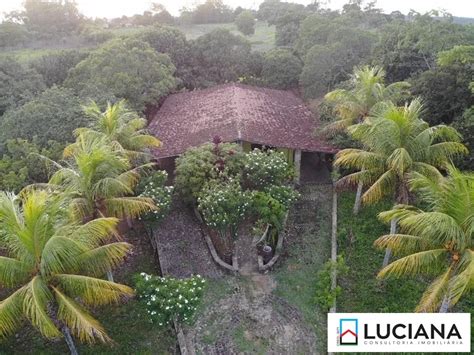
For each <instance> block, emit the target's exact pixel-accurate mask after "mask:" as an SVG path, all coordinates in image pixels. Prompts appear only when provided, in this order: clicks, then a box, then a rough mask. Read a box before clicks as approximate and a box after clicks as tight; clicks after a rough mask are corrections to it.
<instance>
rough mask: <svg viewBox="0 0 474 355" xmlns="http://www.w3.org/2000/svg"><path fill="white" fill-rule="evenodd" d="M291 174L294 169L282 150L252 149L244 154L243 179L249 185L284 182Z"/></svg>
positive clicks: (288, 179)
mask: <svg viewBox="0 0 474 355" xmlns="http://www.w3.org/2000/svg"><path fill="white" fill-rule="evenodd" d="M293 176H294V169H293V167H292V166H291V165H290V164H288V162H287V161H286V159H285V155H284V154H283V153H282V152H277V151H274V150H268V151H262V150H260V149H254V150H253V151H251V152H250V153H248V154H246V156H245V167H244V179H245V181H246V183H247V185H249V186H250V187H254V188H257V189H262V188H264V187H265V186H268V185H281V184H285V183H288V182H289V181H290V180H291V179H292V177H293Z"/></svg>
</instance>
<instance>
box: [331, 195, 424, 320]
mask: <svg viewBox="0 0 474 355" xmlns="http://www.w3.org/2000/svg"><path fill="white" fill-rule="evenodd" d="M354 198H355V197H354V194H352V193H343V194H341V195H340V197H339V201H338V202H339V205H338V218H339V221H338V242H339V254H342V255H343V256H344V258H345V261H346V264H347V265H348V266H349V272H348V274H347V275H345V276H344V277H342V278H341V279H340V281H339V284H340V285H341V286H342V289H343V293H342V295H341V296H340V297H339V298H338V300H337V309H338V311H339V312H413V311H414V309H415V307H416V305H417V303H418V300H419V299H420V297H421V295H422V293H423V291H424V289H425V287H426V281H425V280H422V279H420V278H418V279H416V278H402V279H398V280H396V279H388V280H385V281H380V280H377V279H376V275H377V273H378V272H379V270H380V268H381V265H382V261H383V256H384V251H381V250H377V249H375V248H374V246H373V242H374V241H375V239H377V238H378V237H380V236H381V235H383V234H387V233H388V232H389V228H390V227H389V226H387V225H385V224H383V223H382V222H380V221H379V220H378V219H377V215H378V213H379V212H381V211H385V210H388V209H390V207H391V203H390V202H389V201H383V202H381V203H378V204H376V205H373V206H366V207H363V208H362V209H361V211H360V212H359V214H358V215H357V216H356V217H355V216H354V215H353V214H352V207H353V204H354ZM351 236H352V237H351ZM350 239H352V243H351V242H350Z"/></svg>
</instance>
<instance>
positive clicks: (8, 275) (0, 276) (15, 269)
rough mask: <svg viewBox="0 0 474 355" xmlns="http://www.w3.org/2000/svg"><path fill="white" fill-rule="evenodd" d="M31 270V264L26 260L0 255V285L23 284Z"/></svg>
mask: <svg viewBox="0 0 474 355" xmlns="http://www.w3.org/2000/svg"><path fill="white" fill-rule="evenodd" d="M31 271H32V267H31V265H28V264H26V263H25V262H22V261H19V260H16V259H12V258H7V257H4V256H0V286H2V287H14V286H17V285H21V284H23V283H24V282H25V280H26V279H27V278H28V276H29V274H30V272H31Z"/></svg>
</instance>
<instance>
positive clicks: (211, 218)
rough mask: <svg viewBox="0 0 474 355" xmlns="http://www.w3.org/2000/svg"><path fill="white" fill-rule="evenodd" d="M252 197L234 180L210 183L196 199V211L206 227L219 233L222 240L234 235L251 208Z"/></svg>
mask: <svg viewBox="0 0 474 355" xmlns="http://www.w3.org/2000/svg"><path fill="white" fill-rule="evenodd" d="M251 202H252V196H251V194H250V193H249V192H248V191H243V190H242V188H241V187H240V184H239V182H238V181H236V180H232V179H230V180H228V181H226V182H219V181H211V182H209V183H208V184H207V185H206V187H205V188H204V189H203V191H202V192H201V194H200V196H199V198H198V209H199V211H200V212H201V213H202V215H203V217H204V220H205V221H206V224H207V226H209V227H210V228H212V229H215V230H216V231H218V232H219V234H220V236H221V237H222V238H223V239H227V238H229V237H233V236H234V235H235V232H236V229H237V226H238V223H239V222H240V221H241V220H242V218H243V217H244V215H245V213H246V211H247V210H248V209H249V207H250V206H251Z"/></svg>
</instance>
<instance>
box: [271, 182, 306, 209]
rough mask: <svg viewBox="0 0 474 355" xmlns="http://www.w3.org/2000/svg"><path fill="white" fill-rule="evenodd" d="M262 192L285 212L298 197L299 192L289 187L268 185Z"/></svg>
mask: <svg viewBox="0 0 474 355" xmlns="http://www.w3.org/2000/svg"><path fill="white" fill-rule="evenodd" d="M264 191H265V193H266V194H268V195H269V196H271V197H272V198H274V199H275V200H277V201H278V202H279V203H281V205H282V206H283V207H284V208H285V209H286V210H287V211H288V210H289V209H290V207H291V205H292V204H293V203H295V202H296V201H297V200H298V198H299V197H300V194H299V192H297V191H296V190H295V189H294V188H293V187H291V186H289V185H270V186H266V187H265V189H264Z"/></svg>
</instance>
